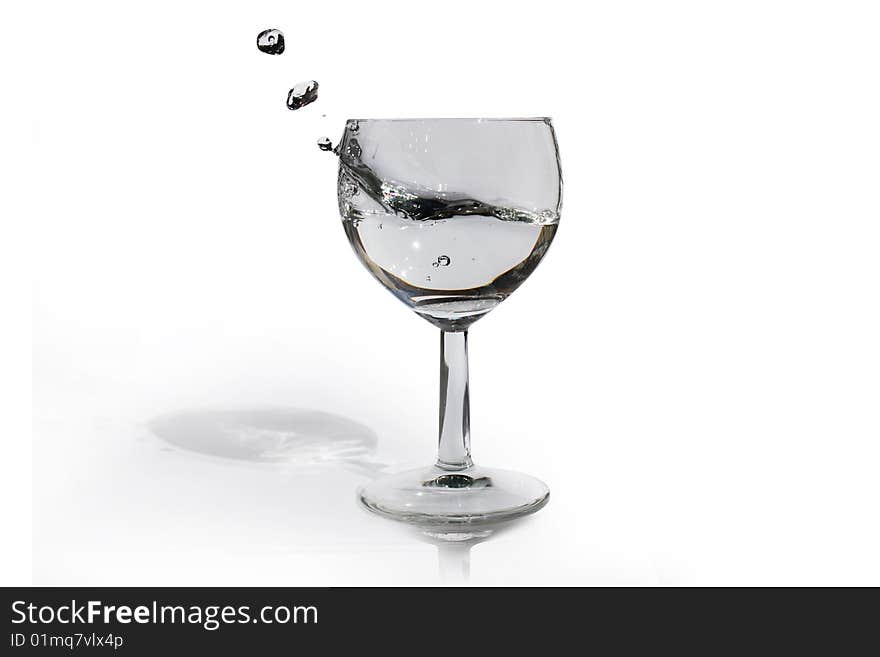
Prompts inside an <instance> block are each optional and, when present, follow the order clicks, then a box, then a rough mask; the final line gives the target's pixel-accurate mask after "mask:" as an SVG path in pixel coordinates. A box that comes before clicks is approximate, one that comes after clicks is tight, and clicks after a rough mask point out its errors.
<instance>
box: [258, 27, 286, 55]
mask: <svg viewBox="0 0 880 657" xmlns="http://www.w3.org/2000/svg"><path fill="white" fill-rule="evenodd" d="M257 48H258V49H259V51H260V52H264V53H266V54H267V55H280V54H281V53H283V52H284V34H283V33H282V32H281V30H276V29H275V28H270V29H268V30H263V31H262V32H260V33H259V34H258V35H257Z"/></svg>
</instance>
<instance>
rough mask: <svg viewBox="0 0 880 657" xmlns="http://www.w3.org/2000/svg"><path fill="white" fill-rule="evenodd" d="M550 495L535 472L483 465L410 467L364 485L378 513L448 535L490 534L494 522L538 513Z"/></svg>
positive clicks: (363, 495)
mask: <svg viewBox="0 0 880 657" xmlns="http://www.w3.org/2000/svg"><path fill="white" fill-rule="evenodd" d="M549 498H550V491H549V489H548V488H547V486H546V485H545V484H544V483H543V482H542V481H539V480H538V479H535V478H534V477H530V476H529V475H525V474H521V473H519V472H510V471H508V470H493V469H489V468H481V467H479V466H472V467H470V468H467V469H465V470H457V471H449V470H443V469H441V468H437V467H433V468H420V469H418V470H407V471H406V472H401V473H399V474H394V475H390V476H387V477H382V478H380V479H376V480H375V481H372V482H370V483H369V484H367V485H365V486H363V487H362V488H360V489H359V490H358V499H360V501H361V503H362V504H363V505H364V506H365V507H366V508H367V509H369V510H370V511H372V512H373V513H377V514H379V515H381V516H385V517H386V518H391V519H392V520H399V521H402V522H407V523H410V524H413V525H416V526H418V527H419V528H421V529H422V530H424V531H426V532H428V533H430V534H431V535H433V536H436V537H437V538H446V539H448V540H466V539H468V538H472V537H479V536H486V535H487V534H488V532H490V531H491V530H492V528H493V526H494V525H497V524H498V523H502V522H505V521H507V520H513V519H515V518H519V517H521V516H524V515H528V514H529V513H534V512H535V511H537V510H538V509H540V508H541V507H543V506H544V505H545V504H547V500H548V499H549Z"/></svg>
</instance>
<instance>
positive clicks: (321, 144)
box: [318, 137, 333, 151]
mask: <svg viewBox="0 0 880 657" xmlns="http://www.w3.org/2000/svg"><path fill="white" fill-rule="evenodd" d="M318 148H320V149H321V150H322V151H332V150H333V142H332V141H330V140H329V139H328V138H327V137H321V138H320V139H319V140H318Z"/></svg>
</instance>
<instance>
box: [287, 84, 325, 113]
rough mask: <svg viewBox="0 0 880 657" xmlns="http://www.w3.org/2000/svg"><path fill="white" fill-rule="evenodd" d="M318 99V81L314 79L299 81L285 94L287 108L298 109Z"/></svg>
mask: <svg viewBox="0 0 880 657" xmlns="http://www.w3.org/2000/svg"><path fill="white" fill-rule="evenodd" d="M316 100H318V83H317V82H315V81H314V80H308V81H306V82H300V83H299V84H298V85H296V86H295V87H294V88H293V89H291V90H290V93H288V94H287V109H289V110H298V109H299V108H301V107H305V106H306V105H308V104H309V103H313V102H315V101H316Z"/></svg>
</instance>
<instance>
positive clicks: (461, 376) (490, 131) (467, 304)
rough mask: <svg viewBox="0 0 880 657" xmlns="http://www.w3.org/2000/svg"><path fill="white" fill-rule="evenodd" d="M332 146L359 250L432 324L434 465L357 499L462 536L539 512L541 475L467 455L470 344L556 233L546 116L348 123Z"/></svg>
mask: <svg viewBox="0 0 880 657" xmlns="http://www.w3.org/2000/svg"><path fill="white" fill-rule="evenodd" d="M336 152H337V154H338V155H339V176H338V185H337V191H338V201H339V212H340V215H341V216H342V223H343V226H344V228H345V234H346V235H347V236H348V240H349V242H350V243H351V245H352V247H353V248H354V251H355V253H356V254H357V255H358V257H359V258H360V260H361V262H362V263H363V264H364V265H365V266H366V267H367V269H368V270H369V271H370V273H371V274H373V276H374V277H375V278H376V279H377V280H378V281H379V282H380V283H382V285H384V286H385V287H386V288H387V289H388V290H389V291H390V292H391V293H392V294H394V295H395V296H396V297H397V298H398V299H400V300H401V301H403V302H404V303H405V304H406V305H407V306H409V307H410V308H411V309H412V310H414V311H415V312H416V313H418V314H419V315H421V316H422V317H423V318H425V319H426V320H428V321H429V322H431V323H432V324H433V325H435V326H437V327H438V328H439V329H440V331H441V333H440V431H439V449H438V455H437V462H436V463H435V464H434V465H433V466H431V467H427V468H422V469H418V470H410V471H406V472H402V473H399V474H395V475H390V476H386V477H383V478H380V479H377V480H375V481H373V482H371V483H369V484H367V485H366V486H364V487H362V488H361V489H360V490H359V491H358V496H359V499H360V501H361V502H362V503H363V505H364V506H365V507H366V508H367V509H369V510H371V511H373V512H375V513H377V514H380V515H382V516H385V517H388V518H392V519H395V520H401V521H405V522H409V523H413V524H415V525H419V526H420V527H421V528H422V529H423V530H425V531H427V532H429V533H432V534H434V535H436V536H443V535H449V537H457V538H462V539H463V538H468V537H473V536H479V535H481V534H482V535H485V534H486V533H488V532H489V531H491V528H492V526H493V525H494V524H496V523H499V522H503V521H507V520H511V519H513V518H517V517H519V516H523V515H526V514H528V513H533V512H535V511H537V510H538V509H540V508H541V507H543V506H544V505H545V504H546V503H547V500H548V498H549V494H550V493H549V490H548V488H547V486H546V485H545V484H544V483H543V482H541V481H539V480H537V479H535V478H534V477H531V476H528V475H525V474H520V473H516V472H509V471H505V470H496V469H489V468H484V467H481V466H477V465H474V463H473V461H472V460H471V452H470V429H469V422H470V407H469V400H468V354H467V341H468V328H469V327H470V326H471V325H472V324H473V323H474V322H475V321H477V320H478V319H480V318H481V317H483V316H484V315H486V313H488V312H489V311H491V310H492V309H493V308H495V307H496V306H497V305H498V304H499V303H501V302H502V301H504V299H506V298H507V297H508V296H510V294H511V293H512V292H513V291H514V290H515V289H516V288H517V287H519V286H520V285H521V284H522V282H523V281H524V280H525V279H526V278H527V277H528V276H529V274H531V273H532V271H534V269H535V267H536V266H537V265H538V263H539V262H540V261H541V259H542V258H543V257H544V254H545V253H546V252H547V248H548V247H549V246H550V243H551V242H552V240H553V236H554V235H555V234H556V228H557V225H558V223H559V213H560V209H561V204H562V173H561V170H560V166H559V153H558V150H557V144H556V136H555V133H554V131H553V126H552V124H551V122H550V119H548V118H525V119H388V120H386V119H359V120H349V121H347V122H346V127H345V132H344V135H343V138H342V141H341V142H340V143H339V146H338V147H337V149H336Z"/></svg>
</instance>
